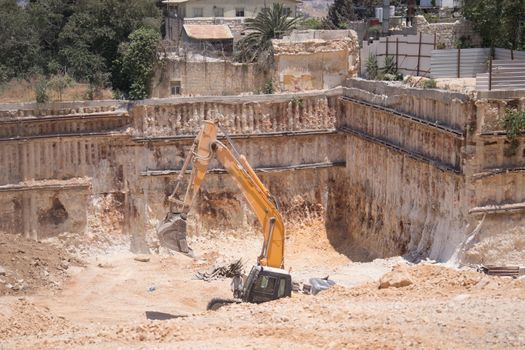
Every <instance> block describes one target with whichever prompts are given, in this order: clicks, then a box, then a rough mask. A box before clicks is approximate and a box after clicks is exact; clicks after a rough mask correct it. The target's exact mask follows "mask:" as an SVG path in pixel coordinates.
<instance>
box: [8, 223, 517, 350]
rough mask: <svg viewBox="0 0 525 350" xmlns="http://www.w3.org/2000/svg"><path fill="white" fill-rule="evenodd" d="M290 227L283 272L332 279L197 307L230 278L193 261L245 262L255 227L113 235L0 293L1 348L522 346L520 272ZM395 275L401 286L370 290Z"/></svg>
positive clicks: (223, 290) (254, 244)
mask: <svg viewBox="0 0 525 350" xmlns="http://www.w3.org/2000/svg"><path fill="white" fill-rule="evenodd" d="M289 232H291V234H290V237H289V239H288V242H287V265H288V266H289V267H291V268H292V272H293V276H294V279H296V280H297V279H304V280H307V278H308V277H315V276H321V277H322V276H325V275H330V277H331V278H333V279H334V280H336V281H337V282H338V284H339V285H338V286H336V287H334V288H333V289H331V290H329V291H326V292H323V293H321V294H319V295H317V296H309V295H299V294H294V295H293V297H292V298H287V299H281V300H278V301H274V302H270V303H265V304H260V305H253V304H237V305H231V306H226V307H223V308H221V309H220V310H219V311H206V310H205V309H206V304H207V302H208V301H209V300H210V299H211V298H213V297H230V294H231V292H230V290H229V281H228V280H217V281H212V282H204V281H200V280H195V279H194V278H193V276H194V274H195V272H197V271H206V270H207V269H209V268H210V267H213V266H214V265H216V264H222V263H225V262H229V261H231V259H234V258H239V257H242V258H243V259H244V261H245V262H246V265H250V264H251V263H252V262H253V260H254V259H255V257H256V256H257V253H258V252H259V249H260V242H259V237H258V236H257V235H255V234H247V235H245V236H240V235H215V234H210V235H208V236H199V237H194V238H193V239H192V244H193V248H194V249H195V251H196V253H197V258H196V259H191V258H188V257H186V256H183V255H179V254H176V255H173V256H169V255H151V256H148V257H149V258H150V259H149V261H147V262H141V261H137V260H135V258H136V256H134V255H132V254H131V253H129V252H127V247H126V246H118V247H116V246H113V247H112V249H111V250H110V251H109V252H108V253H105V254H103V253H100V252H99V251H98V250H97V251H96V252H97V253H93V255H91V256H88V257H87V258H85V261H84V266H82V264H71V266H69V268H68V269H67V270H66V273H67V275H68V276H66V277H64V280H63V283H61V284H60V285H59V286H58V287H56V288H52V289H51V288H48V286H47V285H45V284H43V285H41V286H40V288H37V287H35V289H33V290H32V292H31V293H29V292H28V293H25V294H19V293H10V294H11V295H6V296H2V297H0V349H27V348H31V349H64V348H74V349H101V348H115V349H118V348H121V349H150V348H151V349H173V348H184V349H203V348H206V349H222V348H230V349H246V348H248V349H262V348H265V349H267V348H269V347H272V348H290V349H291V348H301V349H319V348H325V349H349V348H381V349H404V348H414V349H448V348H456V349H468V348H478V349H502V348H525V333H524V331H525V282H523V281H520V280H512V279H506V278H497V277H488V276H484V275H481V274H479V273H477V272H474V271H471V270H461V271H459V270H454V269H450V268H447V267H444V266H439V265H436V264H430V263H427V264H418V265H410V264H407V263H406V262H405V261H404V260H403V259H402V258H392V259H388V260H375V261H373V262H370V263H353V262H351V261H350V260H349V259H348V258H347V257H345V256H344V255H341V254H339V253H337V252H336V251H335V250H334V249H333V248H332V247H331V246H330V245H329V243H328V241H327V240H326V239H323V238H322V237H323V233H324V232H323V231H322V227H320V226H315V225H314V226H310V227H295V228H293V229H289ZM35 244H39V245H44V246H46V244H47V243H45V242H44V243H35ZM51 247H55V246H51ZM0 249H2V248H1V246H0ZM55 249H56V248H55ZM400 264H401V265H400ZM249 267H250V266H247V268H249ZM392 268H393V269H394V271H393V272H389V271H391V270H392ZM10 269H11V272H9V273H12V270H13V268H10ZM385 274H386V275H385ZM399 279H402V280H403V281H405V282H406V283H404V284H406V286H404V287H400V288H395V287H391V288H383V289H379V285H380V282H379V281H380V280H381V282H384V281H385V280H389V281H394V280H399ZM407 281H408V282H407ZM36 286H37V285H36Z"/></svg>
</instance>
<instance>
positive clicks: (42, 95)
mask: <svg viewBox="0 0 525 350" xmlns="http://www.w3.org/2000/svg"><path fill="white" fill-rule="evenodd" d="M47 86H48V81H47V79H44V78H42V79H39V80H38V81H37V82H36V85H35V97H36V102H37V103H47V102H48V101H49V95H48V94H47Z"/></svg>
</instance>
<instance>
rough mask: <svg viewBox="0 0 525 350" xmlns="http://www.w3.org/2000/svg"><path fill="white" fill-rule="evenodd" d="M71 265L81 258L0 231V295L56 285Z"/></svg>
mask: <svg viewBox="0 0 525 350" xmlns="http://www.w3.org/2000/svg"><path fill="white" fill-rule="evenodd" d="M71 265H77V266H78V265H81V262H80V261H79V260H77V259H76V258H74V257H72V256H71V255H69V254H68V253H66V252H63V251H60V250H58V249H57V248H55V247H53V246H51V245H49V244H47V243H43V242H39V241H34V240H29V239H26V238H24V237H23V236H20V235H12V234H0V295H11V294H20V293H28V292H30V291H33V290H35V289H38V288H41V287H45V288H49V289H60V287H61V284H62V282H63V280H64V279H65V278H66V277H67V276H68V272H67V270H68V269H69V267H70V266H71Z"/></svg>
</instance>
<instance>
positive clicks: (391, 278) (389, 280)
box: [379, 265, 414, 289]
mask: <svg viewBox="0 0 525 350" xmlns="http://www.w3.org/2000/svg"><path fill="white" fill-rule="evenodd" d="M413 283H414V281H413V280H412V278H411V277H410V274H409V273H408V269H407V267H406V265H397V266H395V267H394V268H393V270H392V271H390V272H388V273H386V274H385V275H383V277H381V279H380V280H379V289H383V288H392V287H394V288H401V287H406V286H409V285H411V284H413Z"/></svg>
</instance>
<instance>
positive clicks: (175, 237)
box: [157, 213, 193, 257]
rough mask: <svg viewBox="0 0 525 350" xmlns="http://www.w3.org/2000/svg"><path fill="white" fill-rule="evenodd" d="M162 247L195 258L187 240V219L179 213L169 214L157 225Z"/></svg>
mask: <svg viewBox="0 0 525 350" xmlns="http://www.w3.org/2000/svg"><path fill="white" fill-rule="evenodd" d="M157 236H158V238H159V242H160V245H161V246H162V247H166V248H169V249H172V250H175V251H177V252H181V253H183V254H186V255H188V256H190V257H193V250H191V248H190V247H189V246H188V241H187V240H186V219H185V218H184V217H183V216H182V215H181V214H178V213H168V215H167V216H166V218H165V219H164V220H163V221H162V222H160V223H159V224H158V225H157Z"/></svg>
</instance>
